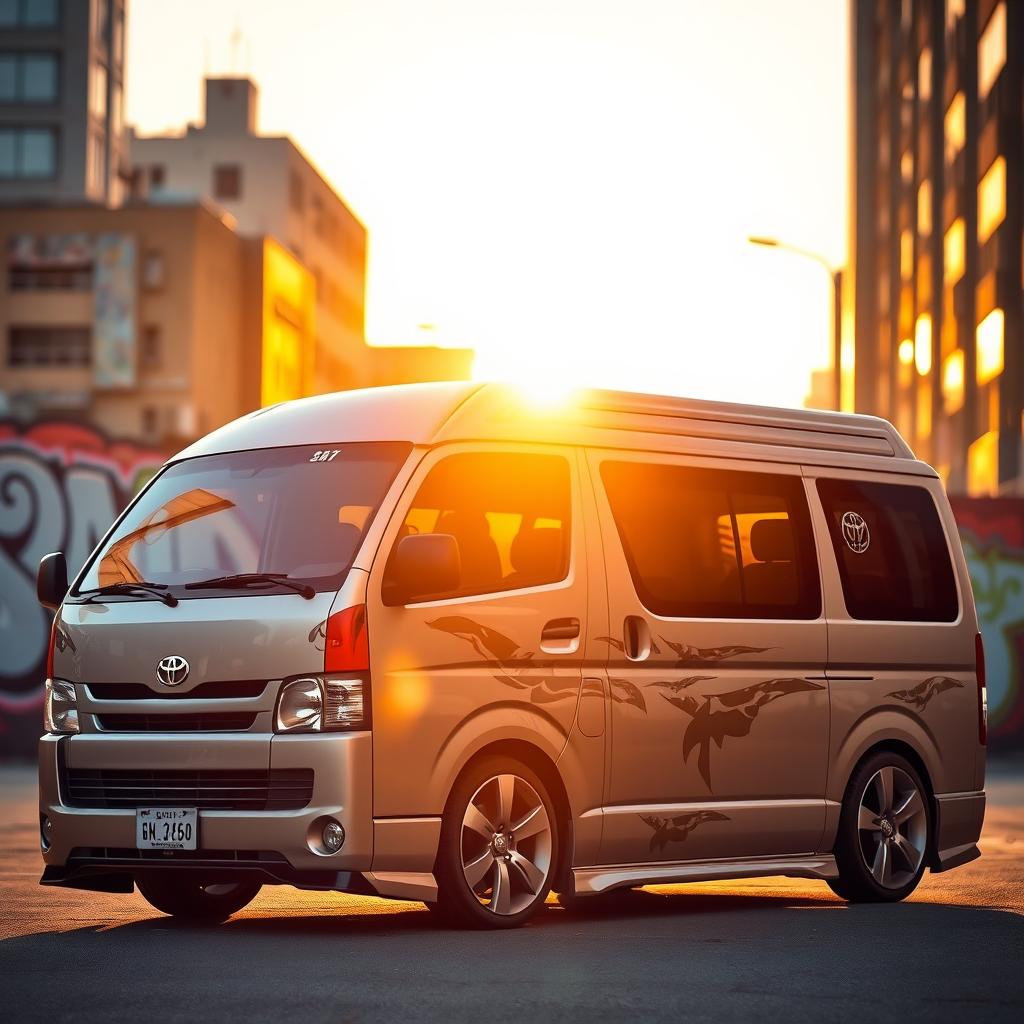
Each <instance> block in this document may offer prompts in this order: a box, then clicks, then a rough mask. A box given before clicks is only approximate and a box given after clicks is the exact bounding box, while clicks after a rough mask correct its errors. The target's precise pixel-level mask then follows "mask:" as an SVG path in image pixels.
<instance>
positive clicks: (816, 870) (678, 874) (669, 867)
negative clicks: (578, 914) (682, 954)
mask: <svg viewBox="0 0 1024 1024" xmlns="http://www.w3.org/2000/svg"><path fill="white" fill-rule="evenodd" d="M772 875H784V876H786V877H787V878H822V879H825V878H837V877H838V876H839V869H838V868H837V867H836V860H835V857H833V856H832V854H830V853H828V854H814V855H805V856H799V857H769V858H764V857H744V858H742V859H738V860H704V861H687V862H685V863H675V864H609V865H607V866H604V867H594V868H573V880H574V882H575V888H576V895H577V896H587V895H593V894H596V893H599V892H609V891H610V890H612V889H622V888H626V887H628V886H631V885H663V884H666V883H669V882H712V881H716V880H718V879H725V878H766V877H770V876H772Z"/></svg>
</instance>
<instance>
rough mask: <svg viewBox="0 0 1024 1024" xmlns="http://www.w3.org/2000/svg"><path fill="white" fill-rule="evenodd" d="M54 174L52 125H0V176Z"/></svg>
mask: <svg viewBox="0 0 1024 1024" xmlns="http://www.w3.org/2000/svg"><path fill="white" fill-rule="evenodd" d="M56 173H57V130H56V128H30V127H20V126H19V127H9V128H8V127H4V128H0V178H8V179H10V178H35V179H40V178H53V177H55V175H56Z"/></svg>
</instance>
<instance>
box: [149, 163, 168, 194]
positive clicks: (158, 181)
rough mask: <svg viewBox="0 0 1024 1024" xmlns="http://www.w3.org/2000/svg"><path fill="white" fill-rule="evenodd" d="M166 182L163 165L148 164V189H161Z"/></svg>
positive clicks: (165, 172) (165, 170)
mask: <svg viewBox="0 0 1024 1024" xmlns="http://www.w3.org/2000/svg"><path fill="white" fill-rule="evenodd" d="M166 181H167V169H166V168H165V167H164V165H163V164H150V166H149V187H150V188H151V189H158V188H163V187H164V183H165V182H166Z"/></svg>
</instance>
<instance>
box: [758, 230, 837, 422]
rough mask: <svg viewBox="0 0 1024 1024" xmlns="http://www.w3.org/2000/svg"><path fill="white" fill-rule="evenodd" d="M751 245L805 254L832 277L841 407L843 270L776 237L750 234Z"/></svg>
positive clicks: (834, 350)
mask: <svg viewBox="0 0 1024 1024" xmlns="http://www.w3.org/2000/svg"><path fill="white" fill-rule="evenodd" d="M747 241H748V242H750V244H751V245H763V246H766V247H767V248H769V249H785V250H786V251H787V252H794V253H796V254H797V255H798V256H806V257H807V259H809V260H814V262H815V263H817V264H818V265H819V266H822V267H824V268H825V270H826V271H827V272H828V276H829V277H830V278H831V279H832V367H833V370H832V374H833V381H832V386H833V401H834V402H835V407H836V409H837V410H839V409H842V407H843V371H842V356H843V270H842V268H841V267H838V268H837V267H833V266H832V264H831V263H829V261H828V260H827V259H825V257H824V256H822V255H821V254H820V253H816V252H811V251H810V250H809V249H801V248H800V247H799V246H797V245H790V244H789V243H788V242H780V241H779V240H778V239H777V238H762V237H761V236H759V235H751V236H750V237H749V238H748V239H747Z"/></svg>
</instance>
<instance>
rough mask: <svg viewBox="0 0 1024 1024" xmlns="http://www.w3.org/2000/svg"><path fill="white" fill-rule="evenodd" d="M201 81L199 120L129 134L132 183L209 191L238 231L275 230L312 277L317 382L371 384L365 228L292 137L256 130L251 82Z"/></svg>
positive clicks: (153, 192) (152, 193) (158, 190)
mask: <svg viewBox="0 0 1024 1024" xmlns="http://www.w3.org/2000/svg"><path fill="white" fill-rule="evenodd" d="M205 85H206V116H205V122H204V123H203V124H202V125H199V126H197V125H189V126H188V127H187V129H186V130H185V132H184V134H182V135H170V136H169V135H163V136H157V137H142V136H139V135H136V134H134V133H131V134H130V138H129V144H130V150H131V161H132V164H133V165H134V167H135V173H136V177H137V188H138V190H139V191H140V192H141V193H142V194H145V195H147V196H148V199H149V201H150V202H160V201H162V200H164V199H167V198H170V199H175V200H177V199H182V198H192V199H198V198H208V199H211V200H212V201H213V202H215V203H216V204H217V205H218V206H220V207H221V208H223V209H224V210H226V211H227V212H228V213H230V214H231V216H232V217H234V218H235V220H236V222H237V224H238V230H239V231H240V232H241V233H242V234H243V235H249V234H254V235H260V234H270V235H273V236H274V237H276V238H279V239H280V240H281V242H282V243H283V244H284V245H285V246H287V248H288V249H289V250H290V251H291V252H292V253H293V254H294V255H295V256H296V257H297V258H298V259H299V260H301V261H302V262H303V263H304V264H305V265H306V266H307V267H308V268H309V270H310V272H311V273H312V275H313V279H314V281H315V282H316V296H317V298H316V317H317V325H316V331H317V363H316V385H317V389H318V390H337V389H342V388H350V387H358V386H360V385H362V384H365V383H368V382H369V381H370V378H371V376H372V374H371V373H370V372H369V369H368V367H369V362H370V359H371V358H372V357H371V355H370V354H368V352H367V349H366V345H365V343H364V340H363V309H364V297H365V290H366V228H364V227H363V225H362V224H361V223H360V221H359V219H358V218H357V217H356V216H355V214H354V213H353V212H352V211H351V210H350V209H349V208H348V206H346V205H345V202H344V200H342V198H341V197H340V196H339V195H338V193H337V192H335V191H334V189H333V188H332V187H331V186H330V185H329V184H328V183H327V181H326V180H325V179H324V178H323V177H322V175H321V174H320V173H319V171H317V169H316V168H315V167H314V166H313V164H312V163H311V162H310V160H309V159H308V158H307V157H306V156H305V154H304V153H303V152H302V151H301V150H300V149H299V148H298V146H296V145H295V143H294V142H292V140H291V139H289V138H288V137H287V136H267V135H260V134H258V132H257V100H258V94H257V89H256V85H255V84H254V83H253V82H251V81H250V80H249V79H247V78H208V79H206V83H205Z"/></svg>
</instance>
